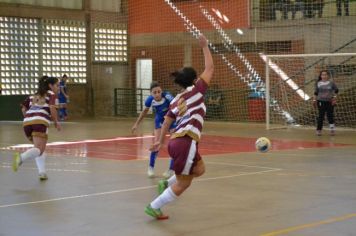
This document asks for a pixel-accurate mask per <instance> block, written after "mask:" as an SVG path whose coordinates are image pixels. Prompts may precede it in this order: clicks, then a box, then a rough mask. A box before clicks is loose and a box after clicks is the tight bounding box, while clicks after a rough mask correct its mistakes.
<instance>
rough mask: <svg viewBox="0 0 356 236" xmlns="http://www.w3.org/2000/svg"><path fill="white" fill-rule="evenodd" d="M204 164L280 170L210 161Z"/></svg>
mask: <svg viewBox="0 0 356 236" xmlns="http://www.w3.org/2000/svg"><path fill="white" fill-rule="evenodd" d="M204 162H205V163H207V164H214V165H224V166H242V167H251V168H262V169H270V170H281V169H279V168H272V167H265V166H251V165H240V164H233V163H226V162H212V161H204Z"/></svg>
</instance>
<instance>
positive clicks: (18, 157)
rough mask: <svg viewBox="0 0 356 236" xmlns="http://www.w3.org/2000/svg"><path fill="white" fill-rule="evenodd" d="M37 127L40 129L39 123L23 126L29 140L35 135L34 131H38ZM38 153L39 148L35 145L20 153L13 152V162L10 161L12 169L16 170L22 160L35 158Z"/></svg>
mask: <svg viewBox="0 0 356 236" xmlns="http://www.w3.org/2000/svg"><path fill="white" fill-rule="evenodd" d="M42 128H43V127H42ZM39 129H41V127H40V126H39V125H27V126H24V132H25V135H26V137H27V138H28V139H29V140H30V141H31V142H33V135H36V133H37V132H38V130H39ZM40 154H41V150H40V149H39V148H38V147H36V146H34V147H32V148H29V149H27V150H26V151H25V152H23V153H21V154H20V153H19V152H15V154H14V158H13V163H12V169H13V170H14V171H17V170H18V168H19V166H20V165H21V164H22V163H23V162H24V161H26V160H31V159H35V158H36V157H38V156H39V155H40Z"/></svg>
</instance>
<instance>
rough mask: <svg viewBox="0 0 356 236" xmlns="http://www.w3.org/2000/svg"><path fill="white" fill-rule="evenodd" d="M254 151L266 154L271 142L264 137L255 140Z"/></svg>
mask: <svg viewBox="0 0 356 236" xmlns="http://www.w3.org/2000/svg"><path fill="white" fill-rule="evenodd" d="M255 146H256V149H257V151H259V152H267V151H268V150H269V149H270V148H271V141H269V139H268V138H266V137H261V138H258V139H257V140H256V143H255Z"/></svg>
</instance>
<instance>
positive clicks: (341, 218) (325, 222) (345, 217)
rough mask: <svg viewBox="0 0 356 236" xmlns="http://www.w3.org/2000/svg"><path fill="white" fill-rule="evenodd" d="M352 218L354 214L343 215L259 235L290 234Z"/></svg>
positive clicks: (355, 214)
mask: <svg viewBox="0 0 356 236" xmlns="http://www.w3.org/2000/svg"><path fill="white" fill-rule="evenodd" d="M353 217H356V213H353V214H347V215H343V216H339V217H334V218H329V219H326V220H322V221H317V222H312V223H309V224H303V225H298V226H293V227H289V228H285V229H281V230H277V231H273V232H270V233H264V234H261V235H260V236H277V235H282V234H286V233H290V232H295V231H298V230H302V229H307V228H313V227H316V226H320V225H326V224H331V223H335V222H340V221H344V220H348V219H351V218H353Z"/></svg>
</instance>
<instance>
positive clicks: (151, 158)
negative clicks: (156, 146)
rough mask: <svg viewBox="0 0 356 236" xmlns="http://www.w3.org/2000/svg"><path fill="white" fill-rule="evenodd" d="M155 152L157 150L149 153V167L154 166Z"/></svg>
mask: <svg viewBox="0 0 356 236" xmlns="http://www.w3.org/2000/svg"><path fill="white" fill-rule="evenodd" d="M157 154H158V152H151V155H150V167H152V168H154V167H155V163H156V158H157Z"/></svg>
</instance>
